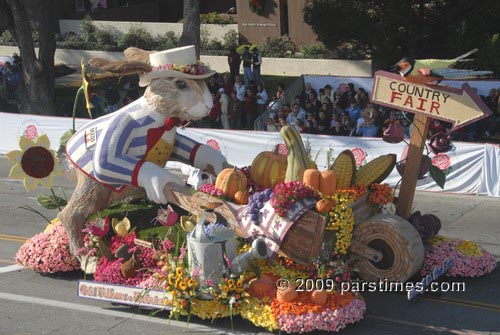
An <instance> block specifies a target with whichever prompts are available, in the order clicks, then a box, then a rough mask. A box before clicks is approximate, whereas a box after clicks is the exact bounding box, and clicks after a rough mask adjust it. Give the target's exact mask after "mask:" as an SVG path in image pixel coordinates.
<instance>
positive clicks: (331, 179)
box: [319, 170, 337, 196]
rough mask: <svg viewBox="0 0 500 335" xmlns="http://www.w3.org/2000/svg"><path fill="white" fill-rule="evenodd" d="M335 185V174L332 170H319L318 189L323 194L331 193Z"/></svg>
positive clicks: (333, 191)
mask: <svg viewBox="0 0 500 335" xmlns="http://www.w3.org/2000/svg"><path fill="white" fill-rule="evenodd" d="M336 187H337V174H336V173H335V172H333V171H332V170H325V171H323V172H321V178H320V183H319V191H320V192H321V193H323V194H324V195H328V196H330V195H333V194H334V193H335V190H336Z"/></svg>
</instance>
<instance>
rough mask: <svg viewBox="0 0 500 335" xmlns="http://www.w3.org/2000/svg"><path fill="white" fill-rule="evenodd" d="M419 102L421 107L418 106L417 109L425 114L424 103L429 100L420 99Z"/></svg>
mask: <svg viewBox="0 0 500 335" xmlns="http://www.w3.org/2000/svg"><path fill="white" fill-rule="evenodd" d="M418 101H420V106H418V107H417V109H418V110H419V111H423V112H425V109H423V108H422V107H424V102H427V99H422V98H418Z"/></svg>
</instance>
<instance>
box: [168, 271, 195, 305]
mask: <svg viewBox="0 0 500 335" xmlns="http://www.w3.org/2000/svg"><path fill="white" fill-rule="evenodd" d="M168 272H169V273H168V275H167V286H166V288H165V289H166V291H167V292H170V293H171V294H172V314H174V315H175V314H179V313H180V314H184V313H186V312H187V311H188V310H189V308H188V304H189V302H190V299H191V298H192V297H194V296H195V295H196V291H197V288H198V286H199V284H198V281H197V280H196V279H194V278H191V276H190V275H189V273H188V271H187V269H185V268H184V266H182V265H177V267H176V268H175V269H174V268H173V267H172V266H170V265H169V266H168Z"/></svg>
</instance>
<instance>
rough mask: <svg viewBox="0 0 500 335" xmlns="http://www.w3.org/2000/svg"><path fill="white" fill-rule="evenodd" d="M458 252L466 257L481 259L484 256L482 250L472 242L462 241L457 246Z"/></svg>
mask: <svg viewBox="0 0 500 335" xmlns="http://www.w3.org/2000/svg"><path fill="white" fill-rule="evenodd" d="M457 250H458V251H459V252H460V253H461V254H462V255H464V256H470V257H481V256H483V251H482V248H481V247H480V246H479V245H477V244H476V243H474V242H472V241H467V240H465V241H462V242H461V243H460V244H458V245H457Z"/></svg>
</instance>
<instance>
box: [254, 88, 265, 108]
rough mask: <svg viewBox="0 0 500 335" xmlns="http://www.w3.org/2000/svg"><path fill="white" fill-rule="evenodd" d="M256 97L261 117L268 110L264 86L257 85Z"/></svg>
mask: <svg viewBox="0 0 500 335" xmlns="http://www.w3.org/2000/svg"><path fill="white" fill-rule="evenodd" d="M255 97H256V98H257V106H258V108H259V115H261V114H262V113H264V111H265V109H266V102H267V92H266V89H265V88H264V85H263V84H258V85H257V94H256V95H255Z"/></svg>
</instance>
